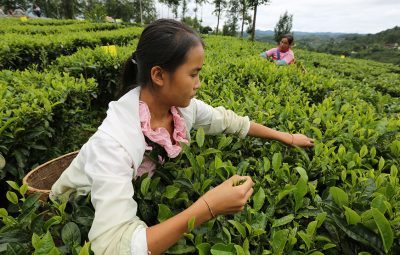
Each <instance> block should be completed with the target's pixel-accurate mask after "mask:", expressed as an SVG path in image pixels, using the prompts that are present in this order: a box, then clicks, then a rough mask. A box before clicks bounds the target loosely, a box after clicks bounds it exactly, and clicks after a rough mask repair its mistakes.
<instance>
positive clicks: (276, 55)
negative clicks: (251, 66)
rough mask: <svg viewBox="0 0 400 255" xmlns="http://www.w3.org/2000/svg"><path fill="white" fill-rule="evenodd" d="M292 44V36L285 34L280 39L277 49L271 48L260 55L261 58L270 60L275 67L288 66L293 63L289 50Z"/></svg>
mask: <svg viewBox="0 0 400 255" xmlns="http://www.w3.org/2000/svg"><path fill="white" fill-rule="evenodd" d="M292 44H293V36H292V35H290V34H285V35H283V36H282V37H281V40H280V42H279V45H278V47H276V48H272V49H270V50H268V51H265V52H263V53H261V54H260V56H261V57H263V58H272V60H274V61H275V63H276V64H277V65H280V66H281V65H290V64H293V63H294V53H293V51H292V49H291V48H290V47H291V46H292Z"/></svg>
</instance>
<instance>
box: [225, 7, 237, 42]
mask: <svg viewBox="0 0 400 255" xmlns="http://www.w3.org/2000/svg"><path fill="white" fill-rule="evenodd" d="M238 11H239V0H231V1H230V2H229V10H228V15H227V18H228V20H227V21H226V22H225V24H224V28H223V35H230V36H236V32H237V22H238V20H239V18H238V16H239V14H238Z"/></svg>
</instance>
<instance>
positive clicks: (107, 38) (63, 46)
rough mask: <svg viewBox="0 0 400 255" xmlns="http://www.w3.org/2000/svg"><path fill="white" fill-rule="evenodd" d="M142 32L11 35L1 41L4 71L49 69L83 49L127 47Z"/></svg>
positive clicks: (1, 65) (1, 57) (139, 29)
mask: <svg viewBox="0 0 400 255" xmlns="http://www.w3.org/2000/svg"><path fill="white" fill-rule="evenodd" d="M141 31H142V28H137V27H128V28H122V29H118V30H110V31H94V32H82V31H77V32H68V33H62V32H61V33H59V34H51V35H39V34H37V35H25V34H16V33H7V34H4V35H2V40H1V41H0V70H1V69H13V70H23V69H25V68H26V67H29V66H37V67H38V68H41V69H43V68H45V67H46V66H47V65H49V64H50V63H51V62H52V61H53V60H55V59H56V58H57V57H59V56H62V55H70V54H73V53H75V52H76V51H77V50H78V49H79V48H81V47H89V48H94V47H96V46H99V45H114V44H115V45H126V44H130V43H132V40H134V39H135V38H138V36H139V34H140V33H141Z"/></svg>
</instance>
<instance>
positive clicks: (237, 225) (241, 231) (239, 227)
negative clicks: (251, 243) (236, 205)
mask: <svg viewBox="0 0 400 255" xmlns="http://www.w3.org/2000/svg"><path fill="white" fill-rule="evenodd" d="M228 222H229V223H230V224H232V225H233V226H234V227H235V228H236V229H237V231H238V232H239V234H240V235H241V236H242V237H243V238H245V237H246V229H245V227H243V225H242V224H240V222H237V221H235V220H228Z"/></svg>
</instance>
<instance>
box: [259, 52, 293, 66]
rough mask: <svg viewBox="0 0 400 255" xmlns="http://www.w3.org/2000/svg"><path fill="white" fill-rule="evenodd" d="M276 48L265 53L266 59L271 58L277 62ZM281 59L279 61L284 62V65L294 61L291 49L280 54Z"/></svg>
mask: <svg viewBox="0 0 400 255" xmlns="http://www.w3.org/2000/svg"><path fill="white" fill-rule="evenodd" d="M277 50H278V48H272V49H270V50H268V51H267V52H266V54H267V56H268V57H271V56H272V59H273V60H278V53H277V52H278V51H277ZM280 55H281V58H280V60H284V61H285V62H286V64H292V63H293V61H294V53H293V51H292V50H291V49H289V50H288V51H286V52H282V51H281V52H280Z"/></svg>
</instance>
